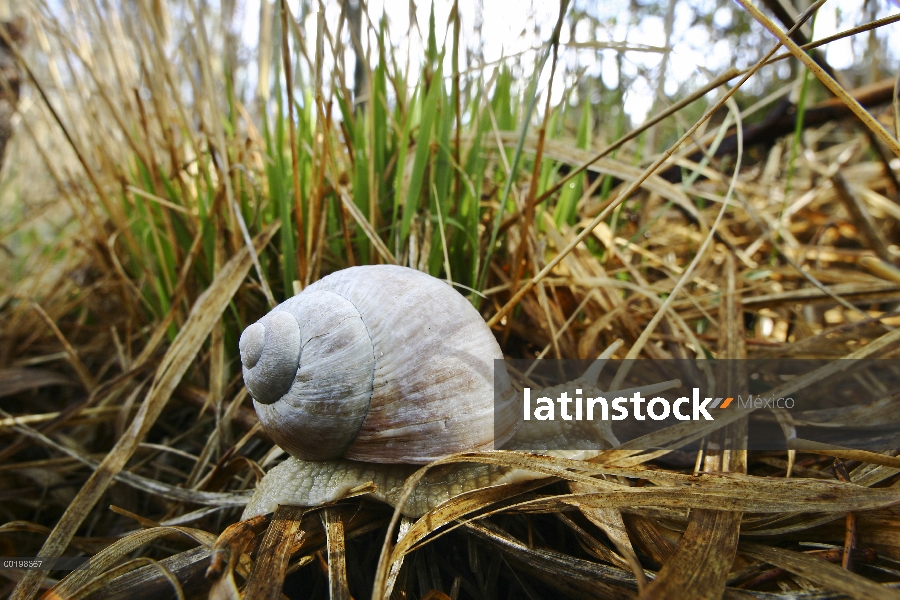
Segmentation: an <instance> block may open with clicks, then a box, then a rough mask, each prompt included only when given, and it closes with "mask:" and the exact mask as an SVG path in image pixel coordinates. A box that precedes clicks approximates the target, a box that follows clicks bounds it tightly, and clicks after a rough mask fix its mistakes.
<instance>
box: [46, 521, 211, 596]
mask: <svg viewBox="0 0 900 600" xmlns="http://www.w3.org/2000/svg"><path fill="white" fill-rule="evenodd" d="M162 537H174V538H176V539H177V538H179V537H181V538H185V537H186V538H187V539H189V540H191V541H194V542H198V543H200V544H201V545H202V546H204V547H205V548H209V547H212V545H213V543H214V542H215V541H216V539H215V536H214V535H212V534H211V533H208V532H206V531H201V530H199V529H192V528H188V527H154V528H152V529H144V530H141V531H136V532H134V533H132V534H130V535H128V536H125V537H124V538H122V539H121V540H118V541H116V542H115V543H113V544H110V545H109V546H107V547H106V548H104V549H103V550H101V551H100V552H98V553H97V554H95V555H94V556H92V557H91V562H90V567H89V568H87V569H81V570H77V571H72V573H71V574H70V575H68V576H67V577H66V578H65V579H63V580H62V581H60V582H59V583H58V584H57V585H55V586H53V587H52V588H51V589H50V590H48V591H47V593H46V594H44V595H43V596H42V600H51V599H52V598H69V597H71V596H72V595H73V594H74V593H75V592H76V590H78V589H79V588H81V587H82V586H84V585H86V584H87V583H88V582H89V581H91V580H92V579H94V578H96V577H98V576H100V575H102V574H103V573H105V572H106V571H107V570H108V569H110V568H111V567H112V566H113V565H115V564H116V563H118V562H119V561H121V560H122V558H123V557H124V556H127V555H128V554H130V553H131V552H133V551H134V550H136V549H138V548H140V547H141V546H144V545H146V544H149V543H150V542H152V541H154V540H157V539H159V538H162Z"/></svg>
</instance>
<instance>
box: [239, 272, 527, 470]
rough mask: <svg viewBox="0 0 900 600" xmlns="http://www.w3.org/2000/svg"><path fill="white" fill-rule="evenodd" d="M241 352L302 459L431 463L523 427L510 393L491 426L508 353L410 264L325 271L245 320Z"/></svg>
mask: <svg viewBox="0 0 900 600" xmlns="http://www.w3.org/2000/svg"><path fill="white" fill-rule="evenodd" d="M240 355H241V363H242V364H243V373H244V382H245V384H246V386H247V389H248V390H249V392H250V395H251V396H252V397H253V400H254V406H255V408H256V412H257V415H258V416H259V419H260V421H261V422H262V424H263V427H265V429H266V431H268V432H269V434H270V435H271V436H272V438H273V440H274V441H275V442H276V443H277V444H278V445H280V446H281V447H282V448H284V449H285V450H286V451H288V452H289V453H290V454H291V455H292V456H294V457H296V458H299V459H302V460H307V461H326V460H334V459H338V458H347V459H351V460H356V461H365V462H370V463H413V464H424V463H428V462H430V461H432V460H435V459H437V458H441V457H443V456H447V455H448V454H452V453H454V452H461V451H466V450H485V449H492V448H493V447H494V442H495V437H496V441H497V443H498V444H500V443H502V442H504V441H505V440H506V439H508V438H509V437H511V436H512V435H513V433H514V432H515V429H516V425H517V420H516V415H517V413H516V410H515V407H514V405H513V403H511V402H510V403H509V409H508V410H506V411H500V412H499V413H497V414H499V415H500V417H499V421H498V423H496V426H495V403H494V361H495V360H498V359H502V358H503V355H502V353H501V352H500V347H499V346H498V344H497V341H496V340H495V339H494V336H493V334H492V333H491V331H490V329H488V327H487V326H486V325H485V323H484V320H483V319H482V317H481V315H480V314H479V313H478V311H476V310H475V308H474V307H472V305H471V304H470V303H469V302H468V301H467V300H466V299H465V298H464V297H463V296H462V295H460V294H459V293H458V292H456V291H455V290H454V289H453V288H451V287H450V286H449V285H447V284H446V283H444V282H443V281H441V280H439V279H435V278H434V277H431V276H430V275H427V274H425V273H421V272H419V271H416V270H413V269H409V268H406V267H398V266H389V265H375V266H364V267H351V268H349V269H345V270H342V271H338V272H336V273H333V274H331V275H329V276H327V277H324V278H323V279H321V280H319V281H317V282H316V283H314V284H312V285H310V286H309V287H307V288H306V289H305V290H304V291H303V292H302V293H300V294H298V295H297V296H294V297H293V298H290V299H289V300H287V301H285V302H283V303H281V304H280V305H278V306H277V307H275V308H274V309H273V310H272V311H271V312H270V313H268V314H267V315H265V316H264V317H263V318H261V319H260V320H259V321H257V322H256V323H254V324H252V325H250V326H249V327H247V329H246V330H244V333H243V334H242V335H241V339H240ZM503 373H504V374H505V371H504V372H503ZM507 383H508V382H502V385H503V387H504V389H508V390H509V391H510V397H511V395H512V389H511V386H509V385H506V384H507Z"/></svg>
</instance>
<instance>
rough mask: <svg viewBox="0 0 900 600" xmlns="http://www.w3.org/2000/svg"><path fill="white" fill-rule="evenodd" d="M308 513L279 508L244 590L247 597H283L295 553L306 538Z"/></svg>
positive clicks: (271, 598)
mask: <svg viewBox="0 0 900 600" xmlns="http://www.w3.org/2000/svg"><path fill="white" fill-rule="evenodd" d="M304 510H305V509H303V508H300V507H297V506H279V507H278V509H277V510H276V511H275V514H274V515H273V517H272V520H271V522H270V523H269V527H268V529H266V534H265V536H264V537H263V541H262V544H261V545H260V547H259V555H258V557H257V559H256V562H255V563H253V570H252V571H251V572H250V579H249V580H248V581H247V589H246V590H245V591H244V594H245V596H246V597H247V598H259V599H260V600H277V599H278V598H281V588H283V587H284V577H285V575H286V574H287V568H288V561H289V560H290V558H291V550H292V549H293V548H294V546H295V545H297V544H298V543H299V541H300V539H302V536H303V530H302V529H301V528H300V523H301V521H302V520H303V511H304Z"/></svg>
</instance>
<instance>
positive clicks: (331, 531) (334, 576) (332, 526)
mask: <svg viewBox="0 0 900 600" xmlns="http://www.w3.org/2000/svg"><path fill="white" fill-rule="evenodd" d="M321 517H322V524H323V525H324V526H325V535H326V544H327V545H326V547H327V549H328V583H329V585H330V586H331V594H330V598H331V600H350V586H349V584H348V583H347V556H346V547H345V545H344V543H345V542H344V522H343V521H342V520H341V513H340V511H337V510H335V509H333V508H328V507H326V508H325V509H323V510H322V514H321Z"/></svg>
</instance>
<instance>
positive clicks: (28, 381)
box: [0, 367, 78, 398]
mask: <svg viewBox="0 0 900 600" xmlns="http://www.w3.org/2000/svg"><path fill="white" fill-rule="evenodd" d="M48 385H64V386H72V385H78V384H77V383H75V382H74V381H73V380H72V379H70V378H69V377H66V376H65V375H63V374H62V373H58V372H56V371H51V370H50V369H28V368H24V367H11V368H9V369H0V398H3V397H5V396H12V395H15V394H18V393H19V392H24V391H26V390H33V389H37V388H39V387H44V386H48Z"/></svg>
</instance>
